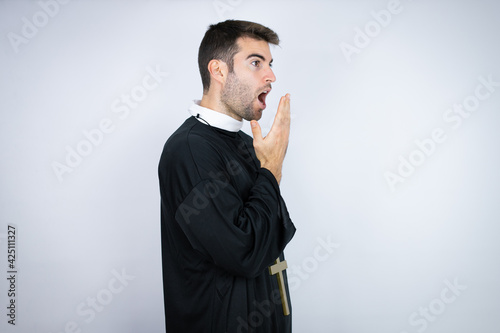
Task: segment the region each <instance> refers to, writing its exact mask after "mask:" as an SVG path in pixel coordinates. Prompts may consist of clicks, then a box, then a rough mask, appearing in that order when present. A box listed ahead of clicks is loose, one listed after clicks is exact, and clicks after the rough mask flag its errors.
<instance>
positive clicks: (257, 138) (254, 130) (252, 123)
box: [250, 120, 262, 141]
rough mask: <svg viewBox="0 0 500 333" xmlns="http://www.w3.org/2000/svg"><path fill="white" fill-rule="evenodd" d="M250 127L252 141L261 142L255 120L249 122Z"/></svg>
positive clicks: (260, 135)
mask: <svg viewBox="0 0 500 333" xmlns="http://www.w3.org/2000/svg"><path fill="white" fill-rule="evenodd" d="M250 126H251V127H252V134H253V139H254V140H257V141H260V140H262V130H261V129H260V125H259V123H258V122H257V121H255V120H252V121H251V122H250Z"/></svg>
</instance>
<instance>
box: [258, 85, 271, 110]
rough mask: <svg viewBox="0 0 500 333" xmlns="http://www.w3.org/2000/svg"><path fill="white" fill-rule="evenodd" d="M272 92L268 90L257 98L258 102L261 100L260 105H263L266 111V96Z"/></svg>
mask: <svg viewBox="0 0 500 333" xmlns="http://www.w3.org/2000/svg"><path fill="white" fill-rule="evenodd" d="M270 91H271V89H266V90H264V91H263V92H261V93H260V94H259V96H258V97H257V98H258V100H259V102H260V104H261V107H262V109H265V108H266V96H267V94H268V93H269V92H270Z"/></svg>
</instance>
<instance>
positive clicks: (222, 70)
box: [208, 59, 229, 85]
mask: <svg viewBox="0 0 500 333" xmlns="http://www.w3.org/2000/svg"><path fill="white" fill-rule="evenodd" d="M208 71H209V72H210V78H211V79H212V80H214V81H216V82H219V83H220V84H221V85H224V83H225V82H226V79H227V74H228V72H229V69H228V67H227V64H226V63H225V62H224V61H222V60H218V59H212V60H210V62H209V63H208Z"/></svg>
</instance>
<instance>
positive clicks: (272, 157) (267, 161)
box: [250, 94, 290, 184]
mask: <svg viewBox="0 0 500 333" xmlns="http://www.w3.org/2000/svg"><path fill="white" fill-rule="evenodd" d="M250 125H251V127H252V133H253V147H254V149H255V155H256V156H257V158H258V159H259V161H260V165H261V167H262V168H266V169H268V170H269V171H271V173H272V174H273V175H274V177H275V178H276V180H277V181H278V184H279V183H280V181H281V169H282V167H283V160H284V159H285V155H286V149H287V147H288V137H289V136H290V94H286V95H285V96H283V97H281V99H280V103H279V105H278V111H277V112H276V116H275V117H274V122H273V126H272V127H271V130H270V131H269V133H268V134H267V135H266V137H265V138H263V137H262V130H261V128H260V125H259V123H258V122H257V121H255V120H252V121H251V122H250Z"/></svg>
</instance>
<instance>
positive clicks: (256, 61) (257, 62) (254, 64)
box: [252, 60, 260, 67]
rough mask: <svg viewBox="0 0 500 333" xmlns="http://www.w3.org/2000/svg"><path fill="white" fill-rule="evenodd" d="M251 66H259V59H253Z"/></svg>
mask: <svg viewBox="0 0 500 333" xmlns="http://www.w3.org/2000/svg"><path fill="white" fill-rule="evenodd" d="M252 66H255V67H259V66H260V60H254V61H252Z"/></svg>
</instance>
